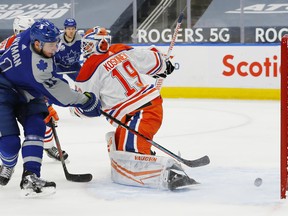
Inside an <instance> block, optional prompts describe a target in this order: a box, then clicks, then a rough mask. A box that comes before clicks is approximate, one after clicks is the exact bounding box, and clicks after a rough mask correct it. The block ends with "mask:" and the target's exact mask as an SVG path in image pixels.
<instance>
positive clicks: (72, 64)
mask: <svg viewBox="0 0 288 216" xmlns="http://www.w3.org/2000/svg"><path fill="white" fill-rule="evenodd" d="M81 38H82V37H81V35H80V34H79V33H78V32H77V23H76V20H75V19H73V18H68V19H66V20H65V21H64V32H63V34H61V35H60V39H61V46H60V48H59V51H58V52H57V53H56V54H55V59H56V64H57V72H60V73H61V72H67V71H68V72H69V71H73V73H66V75H67V76H69V77H70V79H72V80H73V81H75V80H76V77H77V75H78V73H79V70H80V68H81V65H80V56H81ZM47 102H48V109H49V114H50V115H51V116H52V117H53V118H54V119H55V120H56V121H58V120H59V117H58V114H57V112H56V110H55V109H54V108H53V107H52V104H50V103H51V101H47ZM44 149H45V152H46V153H47V155H48V156H49V157H50V158H53V159H56V160H58V161H60V157H59V152H58V150H57V148H56V147H55V142H54V136H53V133H52V128H51V127H49V125H47V127H46V132H45V138H44ZM62 154H63V157H64V159H67V158H68V154H67V153H66V152H65V151H62Z"/></svg>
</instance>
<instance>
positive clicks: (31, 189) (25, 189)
mask: <svg viewBox="0 0 288 216" xmlns="http://www.w3.org/2000/svg"><path fill="white" fill-rule="evenodd" d="M20 188H21V193H22V196H24V197H40V196H47V195H52V194H54V193H55V192H56V184H55V182H48V181H46V180H43V179H41V178H38V177H37V176H36V174H35V173H31V172H29V171H24V173H23V177H22V180H21V183H20Z"/></svg>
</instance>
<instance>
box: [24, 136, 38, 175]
mask: <svg viewBox="0 0 288 216" xmlns="http://www.w3.org/2000/svg"><path fill="white" fill-rule="evenodd" d="M22 157H23V162H24V170H28V171H30V172H32V173H35V174H36V175H37V176H38V177H39V176H40V169H41V164H42V157H43V138H42V137H39V136H37V135H27V136H26V137H25V140H24V142H23V145H22Z"/></svg>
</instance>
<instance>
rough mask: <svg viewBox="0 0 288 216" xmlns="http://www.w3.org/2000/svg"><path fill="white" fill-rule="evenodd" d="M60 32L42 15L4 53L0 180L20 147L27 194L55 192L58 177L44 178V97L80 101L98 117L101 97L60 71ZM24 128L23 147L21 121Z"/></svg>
mask: <svg viewBox="0 0 288 216" xmlns="http://www.w3.org/2000/svg"><path fill="white" fill-rule="evenodd" d="M59 35H60V31H59V29H58V28H57V27H56V26H55V25H54V24H53V23H51V22H50V21H48V20H44V19H41V20H39V21H36V22H35V23H34V24H33V25H32V26H31V28H29V29H27V30H26V31H24V32H23V33H21V34H19V35H17V37H16V38H15V40H14V42H13V43H12V45H11V46H10V48H9V49H8V50H6V51H5V53H4V54H3V55H2V56H1V57H0V119H1V121H0V158H1V160H2V165H1V168H0V185H2V186H4V185H6V184H7V183H8V182H9V180H10V179H11V176H12V174H13V171H14V167H15V165H16V163H17V160H18V154H19V151H20V149H21V151H22V159H23V174H22V180H21V182H20V188H21V191H23V192H24V195H25V196H30V195H38V194H46V193H54V192H55V189H56V184H55V182H52V181H46V180H44V179H41V178H40V173H41V163H42V156H43V139H44V134H45V123H44V121H43V119H44V118H45V117H46V115H47V114H48V109H47V106H46V104H45V101H44V96H46V97H47V98H49V100H51V101H52V102H53V103H54V104H57V105H60V106H76V107H79V108H81V110H82V111H83V112H84V114H85V115H88V116H99V115H100V113H99V110H100V107H101V104H100V102H98V100H97V99H96V97H95V95H94V94H93V93H88V92H85V93H79V92H75V91H73V90H71V88H70V86H69V84H68V82H67V81H66V80H65V79H63V78H62V77H60V76H57V74H56V64H55V59H54V55H55V53H56V51H57V49H58V47H59V42H60V38H59ZM17 121H18V122H19V123H20V124H21V125H22V127H23V132H24V141H23V144H22V148H21V140H20V137H19V134H20V129H19V127H18V122H17Z"/></svg>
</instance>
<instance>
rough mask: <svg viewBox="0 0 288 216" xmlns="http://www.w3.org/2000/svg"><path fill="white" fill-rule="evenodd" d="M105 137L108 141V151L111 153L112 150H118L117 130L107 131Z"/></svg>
mask: <svg viewBox="0 0 288 216" xmlns="http://www.w3.org/2000/svg"><path fill="white" fill-rule="evenodd" d="M105 139H106V142H107V149H108V153H110V152H111V151H116V144H115V132H114V131H111V132H108V133H106V135H105Z"/></svg>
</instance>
